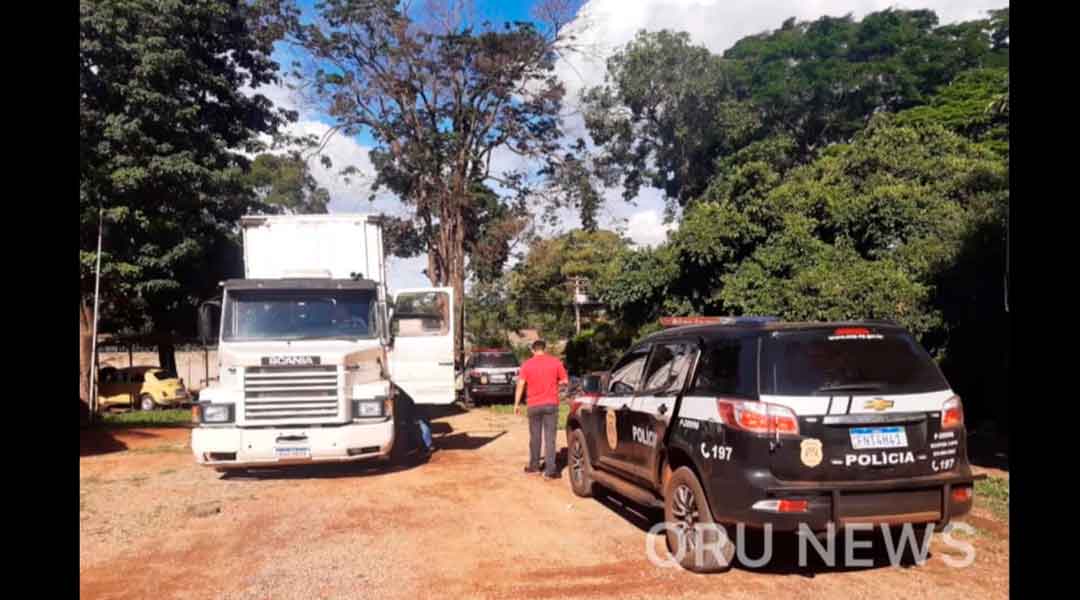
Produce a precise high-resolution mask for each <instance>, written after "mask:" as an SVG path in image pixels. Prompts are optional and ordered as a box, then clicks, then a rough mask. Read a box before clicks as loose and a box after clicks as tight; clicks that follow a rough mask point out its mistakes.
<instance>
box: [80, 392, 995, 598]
mask: <svg viewBox="0 0 1080 600" xmlns="http://www.w3.org/2000/svg"><path fill="white" fill-rule="evenodd" d="M433 428H434V431H435V437H436V445H437V446H438V447H439V451H438V452H436V453H435V455H434V456H433V457H432V458H431V459H430V461H429V462H427V463H424V464H419V465H413V466H405V465H402V466H396V467H390V468H387V467H385V466H380V465H377V464H371V465H360V466H356V465H354V466H348V467H329V468H314V467H312V468H305V469H302V470H292V471H282V472H276V473H265V474H262V475H260V476H258V477H243V478H223V477H222V476H221V475H220V474H219V473H216V472H214V471H212V470H209V469H205V468H202V467H197V466H196V465H195V464H194V462H193V459H192V456H191V453H190V448H189V446H188V444H189V441H190V432H189V431H188V430H186V429H155V430H127V431H121V432H118V433H114V434H113V435H112V438H111V439H101V438H88V439H84V440H83V443H82V444H81V454H82V456H81V457H80V479H81V481H80V528H79V529H80V580H81V583H80V588H81V592H82V597H84V598H149V597H153V598H158V599H165V598H237V599H248V598H250V599H256V598H274V599H283V598H428V597H430V598H454V599H466V598H508V597H509V598H515V597H520V598H529V599H536V598H561V597H572V598H613V599H615V598H619V599H622V598H659V597H664V598H715V597H717V596H718V594H719V593H721V592H722V594H723V596H724V597H725V598H744V597H745V598H750V597H761V596H765V595H768V596H771V597H785V598H810V597H822V596H826V595H828V596H840V595H842V596H844V597H847V598H872V599H873V600H884V599H887V598H897V599H900V598H902V599H904V600H912V599H915V598H948V597H955V598H972V597H991V598H1005V597H1007V594H1008V584H1009V572H1008V560H1009V550H1008V536H1009V532H1008V525H1007V524H1006V523H1003V522H1001V521H999V520H996V519H995V518H994V517H993V515H992V514H991V513H989V512H988V511H986V510H984V509H982V508H980V507H978V505H977V508H976V511H975V512H974V513H973V514H972V515H970V516H969V517H966V518H965V519H964V520H965V521H966V522H967V523H969V524H971V525H973V526H975V528H976V529H977V532H976V534H975V535H974V536H967V537H965V536H963V535H962V534H960V535H957V536H956V537H957V539H963V540H967V541H969V542H970V543H971V544H972V545H973V546H974V548H975V552H976V555H975V556H976V557H975V561H974V563H973V564H972V565H971V566H969V567H966V568H953V567H950V566H948V565H947V564H946V563H945V561H944V560H943V557H944V556H945V555H947V554H951V555H953V556H960V553H959V551H957V550H955V549H953V548H951V547H949V546H947V545H945V544H944V543H943V542H942V541H941V540H940V537H941V536H940V535H935V536H934V537H935V540H934V544H933V546H932V547H931V548H932V554H931V557H930V559H929V561H928V562H927V563H926V564H924V565H922V566H913V567H893V566H890V565H888V563H887V560H886V559H885V558H884V556H879V557H878V558H877V559H876V560H878V561H879V565H880V566H876V567H871V568H858V569H841V568H837V569H831V568H827V567H824V566H820V565H819V566H816V567H815V566H811V567H809V568H799V567H798V564H797V559H796V557H797V550H796V548H797V546H796V543H795V541H794V540H790V544H789V545H787V546H785V542H784V539H783V538H779V537H778V538H777V539H776V549H775V556H776V559H774V561H773V562H772V563H771V564H770V565H769V566H768V567H764V568H761V569H747V568H741V567H736V568H734V569H732V570H731V571H729V572H728V573H725V574H719V575H708V576H704V575H693V574H690V573H687V572H685V571H681V570H678V569H676V568H668V569H664V568H658V567H656V566H653V565H652V564H651V563H650V562H649V560H648V558H647V556H646V551H645V548H646V543H655V544H657V545H656V546H655V547H656V548H660V545H659V544H661V543H662V542H660V541H659V538H658V537H655V536H649V535H648V534H647V533H646V531H647V530H648V527H649V526H650V525H651V524H653V523H654V522H658V521H659V520H661V519H662V515H660V514H656V513H655V512H652V511H644V514H643V513H642V512H638V510H639V509H634V508H633V505H631V504H630V503H629V502H628V501H621V500H619V499H618V497H606V498H601V499H589V500H586V499H580V498H577V497H576V496H574V495H573V494H572V493H571V491H570V489H569V485H568V482H567V478H566V477H567V476H566V474H565V473H564V476H563V479H562V480H560V481H550V482H549V481H544V480H542V479H540V478H539V477H536V476H528V475H525V474H523V473H522V472H521V469H522V466H523V464H524V461H525V453H526V448H527V442H528V428H527V426H526V423H525V421H524V419H523V418H517V417H513V416H509V415H496V414H493V413H491V412H488V411H486V410H474V411H472V412H469V413H465V414H459V415H455V416H451V417H447V418H444V419H440V420H438V421H436V422H435V423H434V424H433ZM561 438H562V433H561V432H560V442H559V447H560V448H564V447H565V441H564V440H563V439H561ZM661 555H662V553H661ZM866 555H868V554H867V551H865V550H858V551H857V556H858V557H862V556H866Z"/></svg>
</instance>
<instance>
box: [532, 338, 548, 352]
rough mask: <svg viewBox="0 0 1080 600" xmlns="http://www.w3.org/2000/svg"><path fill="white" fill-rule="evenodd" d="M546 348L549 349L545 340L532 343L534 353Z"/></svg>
mask: <svg viewBox="0 0 1080 600" xmlns="http://www.w3.org/2000/svg"><path fill="white" fill-rule="evenodd" d="M545 348H547V344H546V343H545V342H544V340H536V341H535V342H533V343H532V349H533V352H536V351H537V350H543V349H545Z"/></svg>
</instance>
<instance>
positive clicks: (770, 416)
mask: <svg viewBox="0 0 1080 600" xmlns="http://www.w3.org/2000/svg"><path fill="white" fill-rule="evenodd" d="M716 408H717V410H719V411H720V418H721V419H723V420H724V425H727V426H728V427H734V428H736V429H741V430H743V431H749V432H751V433H765V434H769V435H773V434H779V435H799V419H798V418H797V417H796V416H795V412H794V411H792V410H791V409H790V408H788V407H786V406H780V405H779V404H770V403H768V402H747V401H743V400H721V399H719V398H718V399H717V400H716Z"/></svg>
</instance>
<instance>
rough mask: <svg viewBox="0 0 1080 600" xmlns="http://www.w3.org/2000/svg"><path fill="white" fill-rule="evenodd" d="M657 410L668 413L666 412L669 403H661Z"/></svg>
mask: <svg viewBox="0 0 1080 600" xmlns="http://www.w3.org/2000/svg"><path fill="white" fill-rule="evenodd" d="M656 410H657V412H659V413H660V414H664V413H666V412H667V404H661V405H660V406H659V407H657V409H656Z"/></svg>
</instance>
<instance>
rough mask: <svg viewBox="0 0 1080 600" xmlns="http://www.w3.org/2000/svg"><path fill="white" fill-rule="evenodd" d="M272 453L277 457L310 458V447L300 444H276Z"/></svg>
mask: <svg viewBox="0 0 1080 600" xmlns="http://www.w3.org/2000/svg"><path fill="white" fill-rule="evenodd" d="M274 455H275V456H277V457H278V458H310V457H311V448H305V447H301V446H277V447H275V448H274Z"/></svg>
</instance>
